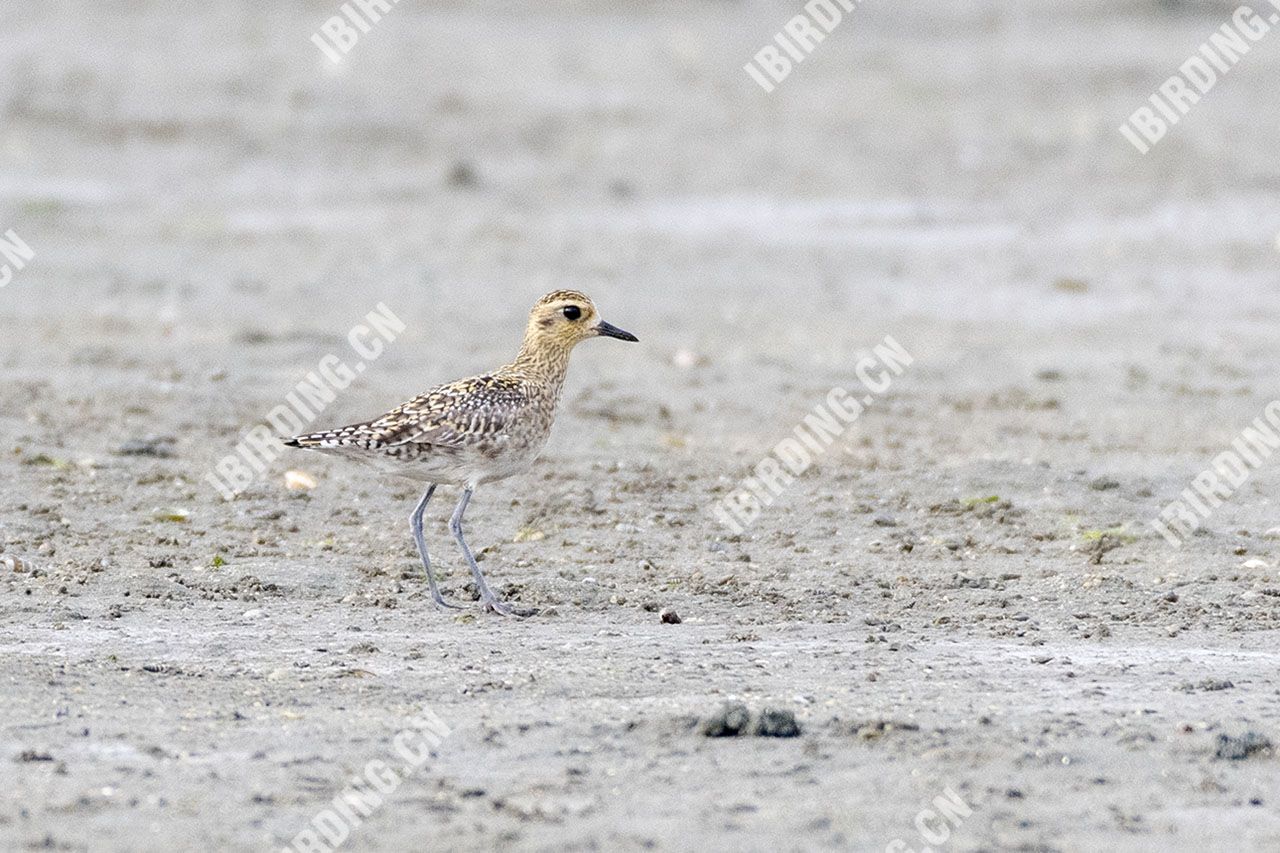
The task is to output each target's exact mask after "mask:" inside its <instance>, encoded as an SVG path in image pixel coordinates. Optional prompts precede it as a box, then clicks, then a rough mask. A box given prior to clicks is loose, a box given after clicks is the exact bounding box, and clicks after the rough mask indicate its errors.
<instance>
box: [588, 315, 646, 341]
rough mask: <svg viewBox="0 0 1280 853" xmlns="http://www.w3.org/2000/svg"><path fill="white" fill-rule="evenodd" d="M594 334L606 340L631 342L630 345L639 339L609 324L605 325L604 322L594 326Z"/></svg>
mask: <svg viewBox="0 0 1280 853" xmlns="http://www.w3.org/2000/svg"><path fill="white" fill-rule="evenodd" d="M596 334H597V335H601V336H602V337H606V338H617V339H618V340H620V341H631V342H632V343H639V342H640V339H639V338H637V337H636V336H635V335H633V334H631V333H630V332H624V331H622V330H621V329H619V328H618V327H617V326H615V325H613V324H611V323H606V322H605V321H604V320H601V321H600V322H599V323H597V324H596Z"/></svg>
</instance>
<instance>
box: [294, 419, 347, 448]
mask: <svg viewBox="0 0 1280 853" xmlns="http://www.w3.org/2000/svg"><path fill="white" fill-rule="evenodd" d="M364 429H365V425H364V424H352V425H351V426H345V427H339V428H338V429H327V430H325V431H324V432H309V433H307V434H306V435H295V436H293V437H292V438H282V439H280V440H281V441H282V442H283V443H284V446H285V447H301V448H304V449H312V450H324V449H325V448H329V447H347V446H350V445H353V444H359V443H360V442H359V439H360V438H362V437H363V435H364V433H363V430H364Z"/></svg>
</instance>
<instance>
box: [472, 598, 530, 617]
mask: <svg viewBox="0 0 1280 853" xmlns="http://www.w3.org/2000/svg"><path fill="white" fill-rule="evenodd" d="M480 609H482V610H483V611H484V612H485V613H496V614H498V615H499V616H523V615H524V614H523V613H520V612H518V611H517V610H516V609H515V608H514V607H512V606H511V605H509V604H503V603H502V602H501V601H499V600H498V599H497V598H486V599H483V603H482V604H481V606H480Z"/></svg>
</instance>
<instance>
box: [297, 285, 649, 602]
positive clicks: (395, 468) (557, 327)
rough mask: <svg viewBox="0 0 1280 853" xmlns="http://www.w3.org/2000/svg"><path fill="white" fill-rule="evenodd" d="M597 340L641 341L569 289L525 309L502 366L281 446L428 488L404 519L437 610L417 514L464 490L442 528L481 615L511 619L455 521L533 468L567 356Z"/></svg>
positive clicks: (548, 430)
mask: <svg viewBox="0 0 1280 853" xmlns="http://www.w3.org/2000/svg"><path fill="white" fill-rule="evenodd" d="M600 336H604V337H608V338H618V339H619V340H624V341H637V340H639V339H638V338H637V337H636V336H635V335H633V334H631V333H630V332H624V331H623V330H622V329H619V328H618V327H617V326H613V325H610V324H609V323H606V322H605V321H604V320H601V319H600V317H599V314H597V312H596V307H595V305H593V304H592V302H591V300H590V299H588V298H587V297H586V295H584V294H582V293H579V292H577V291H576V290H557V291H555V292H553V293H548V294H547V295H546V296H544V297H542V298H541V299H539V300H538V302H537V304H536V305H534V306H533V310H532V311H531V312H530V313H529V323H528V325H527V326H526V327H525V333H524V343H523V344H522V345H521V347H520V352H519V353H518V354H517V355H516V357H515V360H514V361H512V362H511V363H510V364H508V365H506V366H505V367H500V368H498V369H497V370H495V371H493V372H492V373H486V374H483V375H481V376H473V377H471V378H470V379H460V380H458V381H457V382H450V383H449V384H447V385H441V386H439V387H437V388H433V389H431V390H430V391H428V392H426V393H425V394H421V395H419V396H417V397H414V398H413V399H412V400H410V401H408V402H407V403H404V404H402V405H400V406H397V407H396V408H394V409H392V410H391V411H389V412H387V413H386V414H385V415H382V416H381V417H379V418H377V419H375V420H372V421H366V422H364V423H359V424H352V425H351V426H344V427H340V428H338V429H332V430H327V431H325V432H315V433H310V434H308V435H299V436H295V437H293V438H290V439H286V440H285V442H284V443H285V444H287V445H289V446H290V447H303V448H307V449H309V450H319V451H322V452H325V453H333V454H338V455H343V456H350V457H352V458H356V459H360V460H362V461H365V462H370V463H373V464H375V465H377V467H379V468H381V469H383V470H384V471H388V472H390V473H394V474H398V475H400V476H404V477H409V478H412V479H415V480H422V481H425V482H427V483H429V484H430V485H428V486H427V491H426V492H425V493H424V494H423V496H422V500H420V501H418V505H417V507H415V508H414V510H413V515H411V516H409V526H410V528H411V529H412V530H413V539H414V541H415V542H416V543H417V545H418V553H419V554H420V555H422V566H423V568H424V569H426V572H427V584H428V586H430V587H431V597H432V598H433V599H435V602H436V604H437V605H439V606H441V607H456V605H453V604H449V603H448V602H446V601H445V600H444V597H443V596H442V595H441V594H440V588H439V587H438V586H437V585H436V579H435V575H434V574H432V572H431V558H430V557H428V556H427V544H426V542H425V541H424V540H423V537H422V514H423V512H424V511H425V510H426V508H427V502H428V501H430V500H431V495H432V493H434V492H435V490H436V486H438V485H441V484H444V485H458V486H462V487H463V488H462V499H461V500H460V501H458V506H457V508H456V509H455V510H454V511H453V516H452V517H451V518H450V519H449V530H450V531H451V532H452V533H453V536H454V538H455V539H457V540H458V547H459V548H461V549H462V554H463V556H464V557H466V559H467V564H468V565H469V566H470V567H471V575H472V577H474V578H475V583H476V588H477V590H478V591H479V593H480V600H481V601H482V602H483V606H484V609H485V610H489V611H493V612H495V613H501V614H503V615H509V614H510V613H511V608H510V607H508V606H507V605H505V604H503V603H502V602H500V601H498V599H497V597H496V596H495V595H494V594H493V592H492V591H491V590H490V589H489V585H488V584H487V583H485V580H484V575H483V574H482V573H481V571H480V567H479V566H477V565H476V558H475V557H474V556H473V555H472V553H471V549H470V548H469V547H467V541H466V539H464V538H463V536H462V514H463V513H465V512H466V511H467V504H468V503H470V501H471V495H472V493H474V492H475V490H476V487H477V486H479V485H480V484H481V483H488V482H492V481H494V480H501V479H503V478H505V477H510V476H512V475H513V474H520V473H523V472H525V471H527V470H529V468H530V467H531V466H532V465H533V461H534V460H535V459H536V458H537V457H538V454H539V453H540V452H541V451H542V447H543V445H545V444H546V443H547V437H548V436H549V435H550V434H551V423H552V421H553V420H555V413H556V405H557V404H558V403H559V402H560V391H561V389H562V388H563V387H564V377H565V373H566V371H567V370H568V368H569V352H570V350H572V349H573V348H574V346H575V345H576V344H578V343H579V342H581V341H584V340H586V339H587V338H594V337H600Z"/></svg>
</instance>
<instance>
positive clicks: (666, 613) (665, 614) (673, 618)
mask: <svg viewBox="0 0 1280 853" xmlns="http://www.w3.org/2000/svg"><path fill="white" fill-rule="evenodd" d="M658 619H660V620H661V621H662V623H663V624H664V625H679V624H680V623H681V622H683V621H684V620H683V619H681V618H680V614H679V613H676V612H675V611H674V610H672V609H671V608H670V607H664V608H662V612H661V613H659V614H658Z"/></svg>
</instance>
